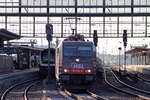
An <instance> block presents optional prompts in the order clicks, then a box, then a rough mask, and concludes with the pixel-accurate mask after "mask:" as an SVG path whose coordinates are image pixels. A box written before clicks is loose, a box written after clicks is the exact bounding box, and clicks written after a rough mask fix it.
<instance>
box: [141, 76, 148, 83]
mask: <svg viewBox="0 0 150 100" xmlns="http://www.w3.org/2000/svg"><path fill="white" fill-rule="evenodd" d="M138 78H139V79H140V80H143V81H145V82H148V83H150V78H149V79H147V78H145V77H143V76H141V75H139V76H138Z"/></svg>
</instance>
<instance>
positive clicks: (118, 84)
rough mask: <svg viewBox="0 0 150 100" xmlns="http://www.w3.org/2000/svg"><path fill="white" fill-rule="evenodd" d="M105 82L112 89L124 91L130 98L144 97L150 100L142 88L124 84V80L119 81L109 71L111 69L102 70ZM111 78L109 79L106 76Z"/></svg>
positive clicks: (145, 99)
mask: <svg viewBox="0 0 150 100" xmlns="http://www.w3.org/2000/svg"><path fill="white" fill-rule="evenodd" d="M104 76H105V82H106V83H107V84H108V85H109V86H110V87H112V88H113V89H115V90H117V91H119V92H122V93H125V94H127V95H128V96H130V97H131V98H132V99H144V100H150V97H149V95H148V93H147V92H146V91H144V90H141V89H137V88H135V87H132V86H130V85H127V84H125V83H124V82H122V81H120V80H119V78H118V77H117V76H116V75H115V74H114V73H113V72H112V71H111V70H107V71H106V69H105V70H104ZM110 76H111V78H110V79H109V78H108V77H110Z"/></svg>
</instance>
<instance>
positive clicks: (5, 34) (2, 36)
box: [0, 29, 20, 41]
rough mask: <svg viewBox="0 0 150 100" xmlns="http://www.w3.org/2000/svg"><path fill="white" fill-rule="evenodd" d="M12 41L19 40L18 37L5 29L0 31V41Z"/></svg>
mask: <svg viewBox="0 0 150 100" xmlns="http://www.w3.org/2000/svg"><path fill="white" fill-rule="evenodd" d="M13 39H20V36H19V35H17V34H14V33H12V32H10V31H8V30H6V29H0V40H2V41H8V40H13Z"/></svg>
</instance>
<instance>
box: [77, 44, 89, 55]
mask: <svg viewBox="0 0 150 100" xmlns="http://www.w3.org/2000/svg"><path fill="white" fill-rule="evenodd" d="M91 55H92V49H91V47H81V46H79V47H78V56H91Z"/></svg>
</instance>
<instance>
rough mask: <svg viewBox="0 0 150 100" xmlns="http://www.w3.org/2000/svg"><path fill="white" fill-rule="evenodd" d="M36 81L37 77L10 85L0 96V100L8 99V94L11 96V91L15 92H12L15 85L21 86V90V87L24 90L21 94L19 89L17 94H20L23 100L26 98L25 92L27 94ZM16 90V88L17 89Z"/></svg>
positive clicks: (26, 99)
mask: <svg viewBox="0 0 150 100" xmlns="http://www.w3.org/2000/svg"><path fill="white" fill-rule="evenodd" d="M33 81H35V82H34V83H32V82H33ZM37 82H39V79H32V80H27V81H24V82H20V83H17V84H14V85H12V86H10V87H9V88H8V89H7V90H6V91H5V92H4V93H3V94H2V96H1V100H6V99H8V95H9V97H11V98H13V96H11V93H12V94H13V93H15V92H14V89H15V88H17V87H21V91H22V88H23V90H24V93H23V94H24V95H23V96H22V95H21V94H22V92H21V91H19V93H18V94H20V96H22V97H21V98H22V99H23V100H28V98H27V94H28V90H29V89H30V88H31V87H32V86H33V85H34V84H36V83H37ZM17 91H18V90H17ZM8 100H9V99H8Z"/></svg>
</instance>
